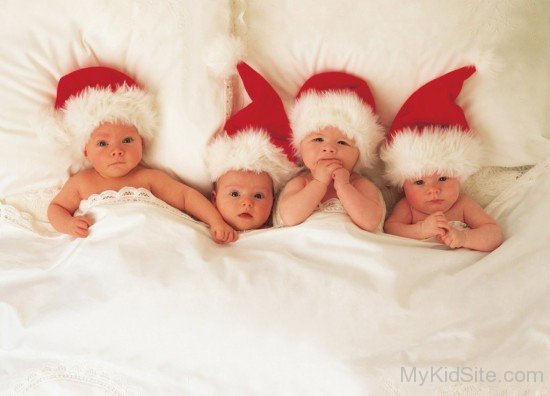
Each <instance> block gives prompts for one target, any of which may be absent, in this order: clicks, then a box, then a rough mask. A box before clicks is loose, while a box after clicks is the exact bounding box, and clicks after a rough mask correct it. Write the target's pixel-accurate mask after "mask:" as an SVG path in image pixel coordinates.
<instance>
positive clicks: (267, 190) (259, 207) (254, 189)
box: [212, 170, 273, 231]
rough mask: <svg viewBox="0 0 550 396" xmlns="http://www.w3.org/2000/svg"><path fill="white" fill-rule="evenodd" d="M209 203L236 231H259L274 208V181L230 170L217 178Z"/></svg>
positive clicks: (265, 174) (251, 173) (259, 174)
mask: <svg viewBox="0 0 550 396" xmlns="http://www.w3.org/2000/svg"><path fill="white" fill-rule="evenodd" d="M212 201H213V203H214V205H215V206H216V207H217V208H218V211H219V212H220V214H221V215H222V217H223V219H224V220H225V221H226V222H227V223H228V224H229V225H230V226H232V227H233V228H235V229H236V230H239V231H244V230H253V229H256V228H260V227H262V226H263V225H264V224H265V223H266V222H267V220H268V219H269V216H270V214H271V208H272V207H273V181H272V180H271V177H270V176H269V175H268V174H267V173H266V172H262V173H254V172H249V171H241V170H236V171H229V172H227V173H225V174H224V175H222V176H221V177H220V178H219V179H218V181H217V183H216V190H215V191H213V192H212Z"/></svg>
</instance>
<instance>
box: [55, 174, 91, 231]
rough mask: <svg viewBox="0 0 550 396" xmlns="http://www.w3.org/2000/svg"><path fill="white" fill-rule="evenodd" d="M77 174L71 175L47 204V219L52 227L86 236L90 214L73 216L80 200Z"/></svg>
mask: <svg viewBox="0 0 550 396" xmlns="http://www.w3.org/2000/svg"><path fill="white" fill-rule="evenodd" d="M79 178H80V177H79V176H78V175H75V176H73V177H71V178H70V179H69V180H68V181H67V182H66V183H65V185H64V186H63V188H62V189H61V191H60V192H59V193H58V194H57V195H56V196H55V198H54V199H53V200H52V202H51V203H50V205H49V206H48V219H49V220H50V223H51V224H52V226H53V228H55V229H56V230H57V231H59V232H62V233H64V234H68V235H72V236H74V237H77V238H84V237H87V236H88V228H89V227H90V226H91V225H92V223H93V222H92V218H91V217H90V216H74V217H73V214H74V212H75V211H76V210H77V209H78V206H79V205H80V201H81V200H82V198H81V196H80V193H79V191H78V184H79Z"/></svg>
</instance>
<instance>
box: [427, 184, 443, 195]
mask: <svg viewBox="0 0 550 396" xmlns="http://www.w3.org/2000/svg"><path fill="white" fill-rule="evenodd" d="M440 192H441V189H440V188H439V187H438V186H437V185H435V184H430V185H428V193H430V194H439V193H440Z"/></svg>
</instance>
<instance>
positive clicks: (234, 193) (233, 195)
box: [229, 191, 239, 198]
mask: <svg viewBox="0 0 550 396" xmlns="http://www.w3.org/2000/svg"><path fill="white" fill-rule="evenodd" d="M229 195H231V196H232V197H235V198H236V197H238V196H239V192H238V191H231V192H230V193H229Z"/></svg>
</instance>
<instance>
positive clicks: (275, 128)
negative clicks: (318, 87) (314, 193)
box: [206, 62, 298, 191]
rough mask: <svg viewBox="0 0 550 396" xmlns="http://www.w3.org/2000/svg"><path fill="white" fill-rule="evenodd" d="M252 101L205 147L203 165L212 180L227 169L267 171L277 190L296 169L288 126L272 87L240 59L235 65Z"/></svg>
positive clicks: (283, 110)
mask: <svg viewBox="0 0 550 396" xmlns="http://www.w3.org/2000/svg"><path fill="white" fill-rule="evenodd" d="M237 70H238V72H239V75H240V77H241V79H242V81H243V85H244V87H245V89H246V92H247V93H248V96H249V97H250V99H251V100H252V102H251V103H250V104H249V105H248V106H246V107H245V108H243V109H242V110H240V111H238V112H237V113H235V114H234V115H233V116H231V117H230V118H229V119H228V120H227V122H226V123H225V127H224V131H223V133H221V134H219V135H216V136H215V137H214V139H213V140H212V142H211V143H210V144H209V145H208V147H207V152H206V164H207V166H208V170H209V172H210V178H211V180H212V181H213V182H215V181H216V180H218V179H219V178H220V176H222V175H224V174H225V173H227V172H228V171H230V170H244V171H252V172H256V173H260V172H267V173H268V174H269V176H271V179H272V180H273V187H274V189H275V191H278V190H279V189H280V188H281V187H282V186H284V184H285V183H286V182H287V181H288V180H289V179H290V178H291V177H292V176H294V174H295V173H296V171H297V169H298V168H297V167H296V165H295V164H294V152H293V149H292V147H291V144H290V137H291V131H290V125H289V121H288V118H287V115H286V112H285V109H284V106H283V103H282V101H281V98H280V97H279V95H278V94H277V92H275V90H274V89H273V87H272V86H271V85H270V84H269V83H268V82H267V81H266V80H265V79H264V78H263V77H262V76H261V75H260V74H259V73H258V72H256V71H255V70H254V69H252V68H251V67H250V66H249V65H247V64H246V63H244V62H240V63H239V64H238V65H237Z"/></svg>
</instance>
